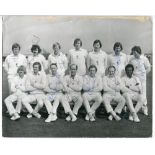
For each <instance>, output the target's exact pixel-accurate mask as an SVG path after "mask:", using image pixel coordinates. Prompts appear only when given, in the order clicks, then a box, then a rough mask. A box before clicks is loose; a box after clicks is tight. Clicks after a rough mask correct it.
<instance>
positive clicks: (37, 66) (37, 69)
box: [33, 65, 39, 74]
mask: <svg viewBox="0 0 155 155" xmlns="http://www.w3.org/2000/svg"><path fill="white" fill-rule="evenodd" d="M33 72H34V73H36V74H37V73H38V72H39V65H34V66H33Z"/></svg>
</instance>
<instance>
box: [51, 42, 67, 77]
mask: <svg viewBox="0 0 155 155" xmlns="http://www.w3.org/2000/svg"><path fill="white" fill-rule="evenodd" d="M53 51H54V52H52V53H51V54H50V55H49V57H48V67H49V70H50V64H52V63H56V64H57V74H59V75H60V76H64V75H65V72H66V70H67V67H68V60H67V57H66V55H65V54H63V53H62V52H61V46H60V44H59V43H58V42H56V43H54V44H53Z"/></svg>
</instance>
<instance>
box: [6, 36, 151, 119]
mask: <svg viewBox="0 0 155 155" xmlns="http://www.w3.org/2000/svg"><path fill="white" fill-rule="evenodd" d="M73 45H74V49H71V50H70V51H69V52H68V53H67V57H66V55H65V54H63V53H62V52H61V46H60V44H59V43H58V42H56V43H54V44H53V51H54V52H52V53H51V54H50V55H49V57H48V61H46V59H45V57H44V56H43V55H42V54H41V48H40V47H39V45H32V48H31V52H32V55H30V56H28V59H26V58H25V56H24V55H22V54H21V53H19V52H20V45H19V44H17V43H15V44H13V45H12V53H11V54H10V55H8V56H7V57H6V59H5V62H4V69H5V71H6V72H7V74H8V84H9V91H10V93H11V85H12V83H13V81H14V78H15V77H16V75H17V70H18V68H19V66H25V67H26V70H27V73H33V72H34V66H33V65H34V63H35V62H39V63H40V65H41V66H40V69H41V70H40V73H43V74H44V73H46V72H47V70H49V68H50V66H51V64H56V67H57V75H59V76H60V77H63V76H64V75H66V73H67V72H68V70H69V67H68V66H71V65H72V64H75V65H76V66H77V74H78V75H80V76H83V77H84V76H85V75H86V74H89V71H90V66H92V65H94V66H95V68H96V69H95V70H96V76H98V77H102V78H103V77H104V76H105V75H106V70H107V68H108V67H109V66H114V71H115V76H117V77H123V76H124V75H125V66H126V65H127V64H132V65H133V67H134V71H133V75H134V76H136V77H138V78H139V80H140V83H141V86H142V92H143V97H144V104H143V107H142V109H143V112H144V114H146V115H148V108H147V98H146V75H147V73H148V72H149V71H150V63H149V61H148V59H147V58H146V57H145V56H144V55H143V54H142V52H141V48H140V47H139V46H134V47H133V48H132V49H131V52H132V55H126V54H125V53H122V52H121V51H122V50H123V47H122V44H121V43H119V42H116V43H115V44H114V47H113V50H114V53H113V54H111V55H108V54H107V53H106V52H104V51H103V50H101V48H102V43H101V41H100V40H95V41H94V43H93V51H91V52H89V53H88V52H87V50H85V49H82V41H81V40H80V39H79V38H77V39H75V40H74V44H73ZM112 68H113V67H112ZM49 71H50V70H49ZM109 71H110V70H108V72H109ZM103 79H104V78H103ZM86 109H88V108H86ZM87 118H88V119H89V118H90V119H92V120H94V119H93V117H92V115H91V114H90V117H89V115H88V116H87ZM13 119H14V117H13ZM73 119H75V117H74V118H73Z"/></svg>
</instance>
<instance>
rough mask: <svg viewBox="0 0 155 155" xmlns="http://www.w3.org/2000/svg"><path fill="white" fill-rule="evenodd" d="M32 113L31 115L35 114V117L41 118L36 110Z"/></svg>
mask: <svg viewBox="0 0 155 155" xmlns="http://www.w3.org/2000/svg"><path fill="white" fill-rule="evenodd" d="M32 114H33V116H35V117H37V118H41V115H40V114H39V113H38V112H34V113H32Z"/></svg>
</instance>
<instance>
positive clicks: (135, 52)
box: [133, 51, 140, 59]
mask: <svg viewBox="0 0 155 155" xmlns="http://www.w3.org/2000/svg"><path fill="white" fill-rule="evenodd" d="M133 55H134V57H135V58H137V59H139V58H140V54H139V53H138V52H137V51H133Z"/></svg>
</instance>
